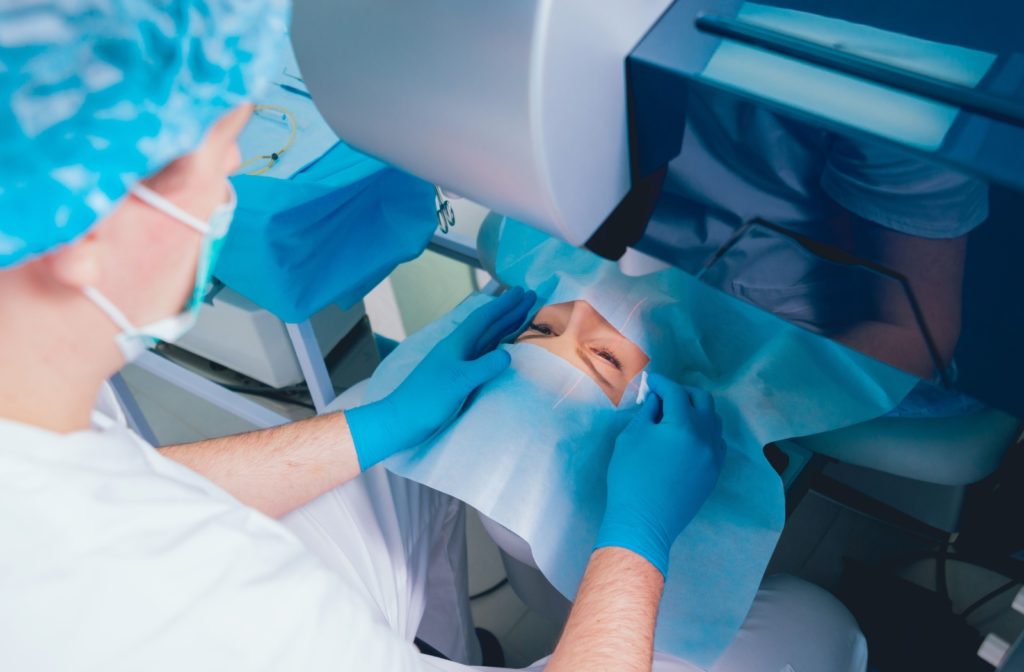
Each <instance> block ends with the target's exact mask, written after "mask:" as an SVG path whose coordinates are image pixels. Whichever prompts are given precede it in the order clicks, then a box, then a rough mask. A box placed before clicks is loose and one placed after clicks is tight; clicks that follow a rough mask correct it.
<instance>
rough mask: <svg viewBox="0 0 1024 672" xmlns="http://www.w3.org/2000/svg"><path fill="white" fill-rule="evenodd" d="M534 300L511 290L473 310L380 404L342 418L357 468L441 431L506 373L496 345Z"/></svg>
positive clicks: (529, 294)
mask: <svg viewBox="0 0 1024 672" xmlns="http://www.w3.org/2000/svg"><path fill="white" fill-rule="evenodd" d="M536 299H537V295H536V294H535V293H533V292H526V291H523V290H522V289H521V288H519V287H513V288H512V289H510V290H508V291H506V292H505V293H504V294H502V295H501V296H500V297H498V298H497V299H494V300H492V301H490V302H489V303H487V304H485V305H483V306H481V307H480V308H477V309H476V310H475V311H473V312H472V313H471V314H470V315H469V317H467V318H466V319H465V320H464V321H463V322H462V324H460V325H459V326H458V327H457V328H456V329H455V331H453V332H452V333H451V334H449V335H448V336H447V337H445V339H444V340H442V341H441V342H440V343H438V344H437V345H435V346H434V349H433V350H431V351H430V352H429V353H428V354H427V356H426V357H424V358H423V361H421V362H420V363H419V364H418V365H417V366H416V368H415V369H413V371H412V373H410V374H409V376H408V377H407V378H406V379H405V380H404V381H402V384H401V385H399V386H398V388H397V389H395V391H394V392H392V393H391V394H389V395H388V396H387V397H385V398H384V399H382V400H380V401H377V402H374V403H372V404H369V405H366V406H361V407H359V408H355V409H352V410H350V411H348V412H346V413H345V417H346V418H347V420H348V425H349V431H351V432H352V440H353V443H354V444H355V448H356V455H357V456H358V457H359V466H360V468H361V469H362V470H363V471H366V470H367V469H369V468H370V467H372V466H373V465H375V464H377V463H378V462H380V461H381V460H383V459H385V458H387V457H390V456H391V455H393V454H394V453H397V452H399V451H401V450H405V449H407V448H412V447H413V446H415V445H417V444H420V443H422V442H424V441H426V440H427V439H428V438H430V436H431V435H433V434H434V432H436V431H437V430H439V429H441V427H443V426H444V425H445V424H447V422H448V421H449V420H451V418H452V416H454V415H455V413H456V412H457V411H458V410H459V409H460V408H461V407H462V404H463V402H465V400H466V397H468V396H469V395H470V394H471V393H472V392H473V390H475V389H476V388H478V387H479V386H481V385H483V384H484V383H486V382H487V381H489V380H491V379H492V378H494V377H496V376H497V375H498V374H500V373H501V372H502V371H504V370H505V369H507V368H508V365H509V362H510V358H509V355H508V353H507V352H505V351H504V350H495V348H496V347H497V346H498V344H499V343H501V341H502V340H504V339H505V338H506V337H508V336H509V335H511V334H513V333H515V332H516V331H518V330H519V328H520V327H521V326H522V324H523V322H524V320H525V319H526V316H527V314H528V313H529V311H530V308H531V307H532V306H533V303H534V301H535V300H536Z"/></svg>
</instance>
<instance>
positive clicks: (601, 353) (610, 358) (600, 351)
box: [594, 348, 622, 371]
mask: <svg viewBox="0 0 1024 672" xmlns="http://www.w3.org/2000/svg"><path fill="white" fill-rule="evenodd" d="M594 354H595V355H597V356H598V357H600V358H601V359H603V360H605V361H606V362H608V363H609V364H611V365H612V366H614V367H615V368H616V369H618V370H619V371H622V362H620V361H619V358H618V357H616V356H615V353H613V352H612V351H611V350H606V349H604V348H595V349H594Z"/></svg>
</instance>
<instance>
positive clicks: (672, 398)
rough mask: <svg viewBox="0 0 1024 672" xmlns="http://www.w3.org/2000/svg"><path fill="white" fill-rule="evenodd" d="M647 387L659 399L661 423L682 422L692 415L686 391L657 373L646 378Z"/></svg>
mask: <svg viewBox="0 0 1024 672" xmlns="http://www.w3.org/2000/svg"><path fill="white" fill-rule="evenodd" d="M647 386H648V387H649V388H651V391H652V392H654V393H655V394H656V395H657V396H659V397H661V401H662V406H661V415H662V422H682V421H683V419H684V418H687V417H688V416H689V415H690V413H692V412H693V411H692V409H693V406H692V405H691V404H690V395H689V394H688V393H687V392H688V389H687V388H685V387H683V386H682V385H680V384H679V383H676V382H673V381H671V380H669V379H668V378H666V377H665V376H662V375H660V374H657V373H651V374H649V375H648V376H647Z"/></svg>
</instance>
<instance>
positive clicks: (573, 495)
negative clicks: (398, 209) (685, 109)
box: [366, 223, 915, 667]
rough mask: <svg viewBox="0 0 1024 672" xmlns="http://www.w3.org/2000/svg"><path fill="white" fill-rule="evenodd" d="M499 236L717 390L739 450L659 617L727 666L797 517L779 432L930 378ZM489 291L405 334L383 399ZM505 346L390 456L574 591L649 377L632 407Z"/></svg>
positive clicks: (657, 277)
mask: <svg viewBox="0 0 1024 672" xmlns="http://www.w3.org/2000/svg"><path fill="white" fill-rule="evenodd" d="M481 238H482V239H486V238H487V237H485V236H482V237H481ZM497 239H498V240H499V243H498V247H497V250H496V252H495V254H494V255H493V257H494V258H495V259H496V269H497V273H498V275H499V277H500V278H501V280H502V281H504V282H506V283H509V284H520V285H525V286H526V287H528V288H531V289H535V290H537V292H538V295H539V301H540V303H544V304H551V303H560V302H564V301H572V300H586V301H588V302H589V303H591V305H592V306H594V308H595V309H596V310H597V311H598V312H600V313H601V314H602V315H603V316H604V317H605V319H607V320H608V321H609V322H610V323H611V324H612V325H613V326H615V327H616V328H617V329H618V330H619V331H620V332H621V333H622V334H623V335H625V336H627V337H628V338H630V339H631V340H633V341H634V342H635V343H637V345H639V346H640V347H641V349H643V350H644V351H645V352H646V353H647V354H648V355H649V356H650V358H651V362H650V364H649V366H648V370H649V371H653V372H659V373H662V374H665V375H667V376H669V377H671V378H673V379H675V380H677V381H679V382H682V383H686V384H690V385H695V386H699V387H702V388H704V389H707V390H709V391H711V392H712V394H713V395H714V396H715V401H716V405H717V408H718V411H719V413H720V415H721V416H722V420H723V425H724V431H725V439H726V442H727V444H728V447H729V451H728V454H727V457H726V460H725V464H724V466H723V471H722V475H721V478H720V480H719V482H718V484H717V486H716V488H715V490H714V492H713V493H712V495H711V496H710V498H709V499H708V501H707V502H706V503H705V505H704V507H703V508H702V509H701V511H700V512H699V513H698V515H697V517H696V518H695V519H694V520H693V522H692V523H691V524H690V525H689V526H688V527H687V528H686V530H685V531H684V532H683V534H682V535H681V536H680V537H679V539H678V540H677V541H676V543H675V544H674V545H673V547H672V552H671V559H670V565H669V573H668V582H667V584H666V590H665V595H664V598H663V600H662V604H661V611H660V614H659V620H658V629H657V634H656V646H657V649H658V650H659V651H662V652H665V653H670V654H672V655H675V656H678V657H680V658H683V659H685V660H688V661H691V662H693V663H695V664H698V665H701V666H704V667H710V666H711V665H712V664H713V662H714V661H715V660H716V659H717V658H718V656H719V655H720V654H721V653H722V651H723V650H724V649H725V648H726V647H727V646H728V645H729V643H730V642H731V640H732V638H733V637H734V636H735V634H736V632H737V631H738V629H739V627H740V625H741V624H742V622H743V620H744V618H745V617H746V614H747V611H748V609H749V607H750V605H751V603H752V601H753V598H754V595H755V593H756V591H757V588H758V585H759V584H760V581H761V578H762V575H763V572H764V569H765V567H766V565H767V562H768V560H769V558H770V556H771V554H772V551H773V549H774V547H775V544H776V542H777V540H778V535H779V533H780V531H781V529H782V526H783V522H784V493H783V489H782V484H781V481H780V479H779V477H778V475H777V474H776V473H775V472H774V470H773V469H772V467H771V466H770V465H769V464H768V462H767V460H766V459H765V458H764V455H763V446H764V445H765V444H766V443H769V442H772V441H777V440H781V439H784V438H789V437H793V436H800V435H804V434H814V433H818V432H823V431H827V430H829V429H835V428H838V427H842V426H845V425H850V424H854V423H858V422H862V421H864V420H868V419H870V418H873V417H876V416H878V415H881V414H883V413H885V412H886V411H888V410H889V409H890V408H892V407H893V406H894V405H895V404H896V403H897V402H898V400H899V399H901V398H902V397H903V396H904V395H905V394H906V392H907V390H909V389H910V388H911V387H912V386H913V384H914V382H915V379H914V378H913V377H911V376H908V375H906V374H904V373H901V372H899V371H896V370H895V369H892V368H891V367H888V366H886V365H884V364H880V363H878V362H876V361H874V360H871V359H869V358H867V357H864V356H862V355H859V354H857V353H855V352H852V351H850V350H847V349H845V348H843V347H841V346H839V345H837V344H835V343H833V342H831V341H828V340H825V339H822V338H819V337H816V336H814V335H813V334H810V333H807V332H806V331H804V330H802V329H799V328H798V327H794V326H792V325H790V324H788V323H786V322H784V321H782V320H779V319H778V318H775V317H773V316H771V315H768V314H765V313H763V312H762V311H760V310H758V309H756V308H753V307H751V306H748V305H746V304H744V303H742V302H740V301H738V300H736V299H734V298H732V297H729V296H726V295H724V294H722V293H721V292H718V291H717V290H714V289H712V288H709V287H707V286H704V285H702V284H700V283H699V282H697V281H696V280H694V279H693V278H692V277H690V276H688V275H686V274H684V273H681V272H679V271H676V270H674V269H670V270H668V271H663V272H660V273H656V274H654V275H650V276H644V277H642V278H627V277H624V276H622V275H621V273H620V272H619V270H618V267H617V266H616V265H615V264H614V263H612V262H608V261H604V260H601V259H598V258H597V257H595V256H594V255H592V254H590V253H589V252H586V251H582V250H578V249H575V248H572V247H570V246H568V245H565V244H563V243H561V242H559V241H555V240H552V239H550V238H548V237H547V236H545V235H544V234H541V233H538V232H535V231H533V230H532V229H528V228H526V227H523V226H521V225H516V224H514V223H506V224H505V225H503V227H502V231H501V233H500V235H499V236H498V237H497ZM482 300H483V298H482V297H479V296H475V297H471V298H470V299H468V300H467V301H466V302H464V303H463V304H462V305H460V306H459V307H457V308H456V309H455V310H453V311H452V312H451V313H450V314H449V315H447V316H445V317H444V318H442V319H440V320H438V321H437V322H435V323H433V324H431V325H429V326H428V327H426V328H425V329H423V330H422V331H420V332H418V333H417V334H414V335H413V336H411V337H410V338H408V339H407V340H406V341H405V342H403V343H402V344H401V345H399V347H398V348H397V349H396V350H395V352H393V353H392V354H391V355H390V356H389V357H388V359H386V360H385V361H384V362H383V363H382V364H381V366H380V367H379V368H378V370H377V371H376V372H375V374H374V376H373V378H372V379H371V380H370V383H369V385H368V388H367V397H366V400H367V401H372V400H374V399H377V398H380V397H382V396H384V395H385V394H386V393H387V392H388V391H390V390H391V389H393V388H394V387H395V386H396V385H397V384H398V383H399V382H400V381H401V380H402V379H403V378H404V377H405V375H407V373H408V371H410V370H411V369H412V367H414V366H415V364H416V363H417V362H418V361H419V360H420V359H421V358H422V357H423V356H424V355H425V354H426V353H427V352H428V351H429V350H430V348H431V347H432V346H433V345H434V344H435V343H436V342H437V341H438V340H440V339H441V338H443V337H444V336H445V335H446V334H448V333H450V332H451V331H452V330H453V329H454V328H455V326H456V325H457V324H458V323H459V322H460V321H461V320H462V319H464V318H465V317H466V316H467V315H468V314H469V313H470V312H471V311H472V310H473V308H475V307H476V306H477V305H479V303H481V301H482ZM505 347H507V348H508V349H509V352H510V354H511V355H512V365H511V367H510V369H509V371H508V372H506V373H505V374H504V375H502V376H501V377H499V378H498V379H496V380H495V381H493V382H492V383H490V384H488V385H486V386H484V387H483V388H481V390H480V391H479V392H478V393H477V394H476V395H475V396H474V397H473V398H471V399H470V401H469V402H468V403H467V406H466V407H465V408H464V409H463V411H462V412H461V415H460V416H459V417H458V418H457V419H456V420H455V421H454V422H453V423H452V424H451V425H450V426H449V427H448V428H447V429H445V430H443V431H442V432H440V433H438V434H437V435H435V437H434V438H432V439H431V440H430V441H428V442H427V443H426V444H424V445H422V446H421V447H419V448H417V449H415V450H413V451H409V452H407V453H403V454H400V455H398V456H395V457H394V458H392V460H391V461H390V462H388V463H386V464H387V468H388V469H390V470H392V471H393V472H395V473H397V474H399V475H401V476H404V477H406V478H411V479H413V480H416V481H419V482H421V483H424V484H426V485H429V486H430V487H433V488H435V489H438V490H441V491H443V492H446V493H448V494H451V495H453V496H455V497H457V498H459V499H461V500H463V501H465V502H467V503H468V504H470V505H471V506H473V507H474V508H476V509H477V510H479V511H480V512H481V513H482V514H484V515H485V516H488V517H490V518H491V519H493V520H495V521H496V522H498V523H500V524H501V525H503V526H505V527H506V528H508V529H509V530H511V531H512V532H513V533H515V534H517V535H518V536H520V537H521V538H523V539H524V540H525V541H526V542H527V543H528V544H529V545H530V549H531V552H532V554H533V557H534V559H535V560H536V562H537V565H538V567H539V568H540V570H541V571H542V572H543V573H544V575H545V576H546V577H547V579H548V580H549V581H550V582H551V583H552V584H553V585H554V586H555V587H556V588H558V590H559V591H561V592H562V593H563V594H565V595H566V596H567V597H569V598H572V597H573V596H574V594H575V592H576V589H577V587H578V585H579V582H580V580H581V579H582V576H583V572H584V569H585V567H586V563H587V561H588V559H589V556H590V552H591V548H592V547H593V543H594V539H595V537H596V533H597V529H598V526H599V524H600V520H601V518H602V516H603V513H604V503H605V499H604V498H605V487H606V486H605V472H606V470H607V465H608V460H609V459H610V455H611V450H612V448H613V444H614V440H615V436H616V434H617V432H618V430H619V428H621V426H622V424H623V423H624V422H626V421H628V418H629V417H630V415H631V414H632V413H633V412H635V408H636V388H637V382H638V381H637V380H634V381H633V383H632V384H631V386H630V388H629V389H628V390H627V392H626V394H625V395H624V396H623V399H622V400H621V401H620V403H619V404H618V405H617V406H615V405H613V404H612V402H611V401H609V400H608V398H607V397H606V396H605V395H604V394H603V393H602V392H601V391H600V389H599V388H598V387H597V385H596V383H594V382H593V381H592V380H591V379H590V378H589V377H588V376H587V375H586V374H584V373H582V372H581V371H579V370H578V369H576V368H575V367H573V366H571V365H570V364H568V363H567V362H565V361H564V360H562V359H560V358H558V357H557V356H555V355H553V354H551V353H549V352H547V351H545V350H543V349H541V348H539V347H537V346H533V345H530V344H528V343H522V344H514V345H509V346H505Z"/></svg>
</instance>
